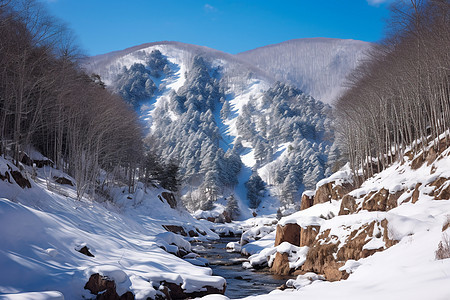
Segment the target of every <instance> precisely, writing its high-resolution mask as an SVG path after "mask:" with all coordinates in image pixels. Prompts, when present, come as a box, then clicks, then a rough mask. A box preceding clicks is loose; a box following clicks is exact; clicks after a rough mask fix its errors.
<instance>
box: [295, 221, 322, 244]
mask: <svg viewBox="0 0 450 300" xmlns="http://www.w3.org/2000/svg"><path fill="white" fill-rule="evenodd" d="M319 231H320V226H313V225H311V226H307V227H306V228H300V247H303V246H308V247H310V246H311V245H312V244H313V243H314V240H315V239H316V236H317V234H318V233H319Z"/></svg>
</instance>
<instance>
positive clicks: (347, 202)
mask: <svg viewBox="0 0 450 300" xmlns="http://www.w3.org/2000/svg"><path fill="white" fill-rule="evenodd" d="M357 209H358V206H357V205H356V200H355V197H353V196H350V195H348V194H347V195H345V196H344V197H343V198H342V202H341V207H340V209H339V215H340V216H342V215H350V214H353V213H355V212H356V210H357Z"/></svg>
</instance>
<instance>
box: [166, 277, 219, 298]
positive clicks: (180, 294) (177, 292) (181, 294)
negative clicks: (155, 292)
mask: <svg viewBox="0 0 450 300" xmlns="http://www.w3.org/2000/svg"><path fill="white" fill-rule="evenodd" d="M161 285H163V286H164V287H167V290H166V293H167V294H168V296H169V297H167V299H187V298H199V297H204V296H206V295H209V294H222V295H223V294H225V289H226V284H224V286H223V287H222V289H217V288H215V287H212V286H203V287H202V288H201V291H197V292H191V293H186V292H185V290H183V289H182V288H181V284H176V283H172V282H167V281H162V282H161ZM163 290H164V289H161V291H162V292H163V293H164V291H163Z"/></svg>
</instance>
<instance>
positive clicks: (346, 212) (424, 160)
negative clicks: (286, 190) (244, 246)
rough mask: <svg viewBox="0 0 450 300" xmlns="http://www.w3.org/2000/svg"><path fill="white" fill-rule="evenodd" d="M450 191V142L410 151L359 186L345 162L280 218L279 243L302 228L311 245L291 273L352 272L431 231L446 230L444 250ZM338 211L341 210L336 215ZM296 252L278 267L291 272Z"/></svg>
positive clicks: (280, 258) (304, 241)
mask: <svg viewBox="0 0 450 300" xmlns="http://www.w3.org/2000/svg"><path fill="white" fill-rule="evenodd" d="M449 198H450V148H448V149H445V148H441V149H440V150H439V151H438V150H436V149H434V148H433V146H432V145H431V144H430V146H429V147H428V148H427V149H426V150H425V151H424V152H422V153H418V154H417V155H416V156H412V155H411V154H410V153H408V154H407V155H406V156H405V157H404V159H403V162H401V163H396V164H394V165H393V166H391V167H390V168H388V169H386V170H384V171H382V172H380V173H378V174H376V175H375V176H374V177H372V178H369V179H368V180H367V181H365V182H364V183H363V184H362V185H361V187H359V188H356V187H354V186H353V184H352V180H351V176H350V172H349V170H345V169H344V170H342V171H340V172H338V173H335V174H333V175H332V176H331V177H330V178H328V179H324V180H322V181H321V182H319V183H318V184H317V188H316V190H315V192H314V193H313V192H311V191H310V192H308V193H305V194H304V195H303V197H302V205H301V211H300V212H298V213H295V214H293V215H291V216H289V217H285V218H283V219H281V220H280V222H279V224H278V228H277V231H276V233H277V235H276V237H275V240H276V244H275V246H277V245H280V244H282V243H283V242H289V243H292V241H291V240H290V239H286V238H285V237H291V236H297V235H298V236H299V239H300V242H299V244H298V245H299V246H300V247H307V248H308V251H307V252H306V255H305V257H303V262H302V263H301V264H297V265H296V267H295V268H290V270H289V272H290V273H294V274H304V273H307V272H314V273H317V274H323V275H324V277H325V278H326V279H327V280H328V281H336V280H341V279H346V278H348V277H349V276H350V275H351V273H353V272H354V271H355V268H354V267H352V266H353V265H354V262H355V261H358V264H359V262H360V261H364V260H363V259H365V258H367V257H370V256H372V255H374V254H375V253H378V252H382V251H384V250H386V249H388V248H391V247H395V245H397V244H398V243H399V242H402V241H403V242H404V241H405V239H414V236H415V235H423V236H426V235H429V237H430V238H431V237H432V236H433V234H441V232H442V239H443V240H444V241H441V243H440V244H439V243H436V245H435V246H436V250H435V251H436V257H438V256H439V255H438V252H439V251H441V249H444V248H445V245H446V244H445V240H448V232H447V231H448V227H449V226H448V225H447V226H446V224H448V223H450V222H449V221H448V218H449V217H448V215H446V211H447V212H448V210H447V209H448V208H449V207H450V204H449V201H442V200H449ZM331 207H334V208H335V210H333V209H330V208H331ZM334 212H338V213H337V214H336V216H335V214H334ZM433 231H435V232H434V233H432V232H433ZM438 244H439V249H438ZM278 252H279V251H278ZM441 252H442V251H441ZM439 253H440V252H439ZM293 256H295V254H293V253H284V254H283V255H278V254H277V255H276V256H275V257H274V259H273V266H272V271H273V272H275V273H277V274H283V273H286V267H287V266H289V258H290V257H291V258H292V257H293ZM291 260H292V259H291ZM290 266H291V267H292V263H291V264H290Z"/></svg>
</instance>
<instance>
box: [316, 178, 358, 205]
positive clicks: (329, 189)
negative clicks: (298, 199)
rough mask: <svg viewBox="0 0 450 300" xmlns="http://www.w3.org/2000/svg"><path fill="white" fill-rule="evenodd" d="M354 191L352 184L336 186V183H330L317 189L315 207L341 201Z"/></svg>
mask: <svg viewBox="0 0 450 300" xmlns="http://www.w3.org/2000/svg"><path fill="white" fill-rule="evenodd" d="M353 189H354V187H353V185H351V184H350V183H343V184H336V182H334V181H332V182H328V183H326V184H323V185H321V186H319V187H318V188H317V190H316V193H315V195H314V200H313V205H316V204H319V203H325V202H327V201H331V200H340V199H342V198H343V197H344V195H346V194H347V193H349V192H350V191H352V190H353Z"/></svg>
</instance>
